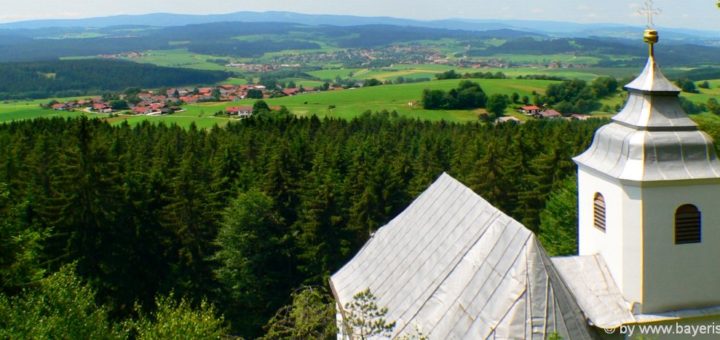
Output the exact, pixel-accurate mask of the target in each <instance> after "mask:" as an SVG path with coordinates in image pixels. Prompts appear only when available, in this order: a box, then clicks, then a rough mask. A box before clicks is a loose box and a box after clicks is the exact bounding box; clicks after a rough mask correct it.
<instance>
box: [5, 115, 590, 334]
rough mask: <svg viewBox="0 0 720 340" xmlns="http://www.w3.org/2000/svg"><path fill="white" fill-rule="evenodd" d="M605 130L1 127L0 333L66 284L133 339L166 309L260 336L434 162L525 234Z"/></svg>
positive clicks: (68, 123)
mask: <svg viewBox="0 0 720 340" xmlns="http://www.w3.org/2000/svg"><path fill="white" fill-rule="evenodd" d="M603 123H604V121H602V120H590V121H586V122H566V121H532V122H528V123H526V124H522V125H517V124H513V123H507V124H499V125H491V124H483V123H474V124H452V123H446V122H438V123H431V122H425V121H417V120H409V119H405V118H400V117H397V116H396V115H394V114H391V113H387V112H384V113H376V114H370V113H367V114H366V115H363V116H362V117H360V118H357V119H353V120H351V121H346V120H336V119H318V118H317V117H311V118H295V117H281V118H262V117H260V118H253V119H249V120H245V121H242V122H239V123H234V124H230V125H229V126H227V128H223V129H220V128H214V129H210V130H200V129H196V128H194V127H191V128H190V129H182V128H180V127H177V126H165V125H153V124H149V123H143V124H140V125H138V126H134V127H131V126H129V125H122V126H111V125H109V124H107V123H104V122H102V121H100V120H90V119H85V118H81V119H73V120H63V119H52V120H46V119H39V120H34V121H23V122H16V123H11V124H6V125H2V126H0V228H1V229H0V237H2V240H1V244H2V245H1V247H2V252H0V282H1V283H2V287H1V288H2V293H3V294H2V295H0V326H3V325H4V327H0V328H4V329H10V331H9V332H10V334H5V335H3V336H10V337H13V336H19V335H22V336H27V335H28V334H29V333H23V332H22V329H23V328H21V327H20V328H18V327H19V326H17V325H15V324H12V322H16V321H17V320H21V319H22V320H32V315H35V314H32V313H31V312H27V313H30V314H32V315H30V314H28V315H30V316H28V315H25V314H23V315H21V316H18V313H20V312H19V310H20V309H22V310H27V311H34V309H32V308H30V307H27V306H33V304H32V301H39V300H37V299H41V298H43V297H44V296H46V295H48V294H52V292H54V291H57V289H54V288H53V287H56V288H57V287H60V286H62V287H69V288H65V290H61V291H66V290H70V293H68V294H70V295H71V296H75V295H78V296H80V295H81V296H93V295H91V294H89V293H87V292H94V294H95V295H94V296H95V300H94V301H86V300H87V298H86V299H85V300H83V301H84V302H83V303H85V304H86V305H87V306H91V305H93V304H97V306H100V307H97V309H92V308H90V307H87V308H88V311H93V312H92V313H91V315H93V317H92V318H94V319H93V320H96V319H97V320H100V321H98V324H97V325H98V326H97V327H98V328H97V329H95V328H93V329H91V331H93V332H95V331H98V330H99V332H101V333H102V332H108V333H107V334H114V336H119V337H124V336H125V337H126V336H128V335H127V334H134V335H132V336H137V337H140V338H142V336H143V334H146V333H147V332H150V333H147V334H151V335H152V334H155V333H152V332H153V331H158V330H162V329H165V328H162V327H160V326H157V325H155V324H154V323H153V322H155V323H161V322H162V321H163V320H166V319H163V317H162V316H163V315H166V316H167V315H171V316H176V317H178V318H180V317H185V318H188V320H194V319H193V318H201V319H202V317H203V316H206V317H207V318H208V320H210V319H212V320H214V321H213V322H215V323H214V324H210V325H211V326H213V327H214V328H213V329H211V330H208V332H209V333H207V334H215V333H212V332H221V333H229V334H235V335H240V336H244V337H250V338H253V337H257V336H260V335H262V334H263V325H265V324H266V323H267V322H268V320H270V318H271V317H272V316H273V315H274V313H275V312H276V311H277V310H278V309H280V308H281V307H282V306H284V305H287V304H289V303H291V302H292V300H291V293H292V292H294V291H295V290H296V289H297V288H299V287H301V286H303V285H316V286H324V285H326V282H327V278H328V276H329V275H330V274H331V273H333V272H334V271H336V270H337V269H338V268H339V267H340V266H342V265H343V264H344V263H345V262H346V261H347V260H348V259H349V258H351V257H352V256H353V255H354V254H355V252H356V251H357V250H358V249H359V248H360V247H361V246H362V245H363V243H364V242H365V241H366V240H367V239H368V237H369V236H370V234H371V233H372V232H373V231H375V230H376V229H377V228H379V227H380V226H382V225H383V224H385V223H387V222H388V221H389V220H390V219H391V218H392V217H394V216H395V215H396V214H398V213H399V212H400V211H402V210H403V209H404V208H405V207H406V206H407V205H408V204H409V203H410V202H411V201H412V200H413V198H414V197H416V196H417V195H418V194H419V193H421V192H422V191H423V190H424V189H425V188H426V187H427V186H428V185H429V184H431V183H432V182H433V181H434V180H435V179H436V178H437V177H438V176H439V175H440V174H441V173H442V172H443V171H446V172H448V173H449V174H451V175H452V176H454V177H456V178H458V179H459V180H461V181H462V182H463V183H465V184H466V185H468V186H469V187H471V188H472V189H473V190H475V191H476V192H477V193H479V194H481V195H482V196H483V197H485V198H486V199H488V200H489V201H490V202H491V203H493V204H495V205H496V206H498V207H499V208H500V209H502V210H503V211H505V212H506V213H508V214H510V215H511V216H513V217H514V218H516V219H517V220H519V221H521V222H522V223H523V224H525V225H526V226H528V227H529V228H531V229H533V230H535V231H538V230H539V228H540V215H541V211H543V209H544V208H545V203H546V199H547V198H548V196H549V195H550V193H551V192H553V191H556V189H560V190H566V187H567V183H568V178H571V177H572V176H573V174H574V172H575V166H574V164H573V163H572V160H571V157H572V156H574V155H577V154H578V153H580V152H581V151H582V150H584V149H585V148H586V147H587V146H588V144H589V142H590V141H591V139H592V134H593V132H594V131H595V129H596V128H597V127H598V126H600V125H601V124H603ZM555 196H557V195H555ZM561 248H562V247H561ZM43 278H44V279H43ZM73 287H75V288H73ZM23 291H24V293H23ZM43 294H45V295H43ZM72 294H75V295H72ZM293 296H294V295H293ZM33 299H36V300H33ZM91 300H92V299H91ZM20 306H26V307H20ZM48 308H50V307H48ZM58 308H59V307H58ZM58 310H62V309H61V308H60V309H58ZM82 311H83V309H80V310H79V311H78V313H81V312H82ZM50 312H51V311H44V312H43V313H50ZM38 313H40V312H38ZM88 313H90V312H88ZM97 313H100V314H97ZM152 313H156V314H152ZM163 313H165V314H163ZM193 313H194V314H193ZM40 314H42V313H40ZM40 314H38V315H40ZM147 315H157V316H156V317H154V318H148V319H146V317H147ZM220 315H223V317H224V319H221V318H220ZM87 317H89V316H87ZM170 319H172V318H170ZM13 320H15V321H13ZM59 320H63V319H62V317H60V319H59ZM102 320H105V321H102ZM123 320H124V321H123ZM128 320H129V321H128ZM153 320H154V321H153ZM103 322H106V323H107V324H105V323H103ZM112 323H115V324H116V325H123V326H122V327H121V326H117V327H116V326H112ZM13 325H14V326H13ZM153 325H155V326H153ZM205 325H208V324H207V323H205ZM223 325H224V326H223ZM156 326H157V327H156ZM225 326H227V327H229V328H225ZM13 327H15V328H13ZM28 327H30V326H28ZM48 327H49V326H48ZM58 327H59V326H58ZM68 327H69V326H68ZM118 327H119V328H118ZM153 327H155V328H153ZM208 327H210V326H208ZM156 328H157V329H156ZM13 329H14V330H15V332H16V333H12V332H13V331H12V330H13ZM66 332H68V331H66ZM73 334H96V333H92V332H90V333H87V332H86V333H82V332H80V331H78V332H76V333H73ZM103 334H104V333H103ZM123 334H124V335H123Z"/></svg>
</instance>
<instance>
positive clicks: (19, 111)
mask: <svg viewBox="0 0 720 340" xmlns="http://www.w3.org/2000/svg"><path fill="white" fill-rule="evenodd" d="M72 99H78V98H63V99H60V100H63V101H66V100H72ZM48 101H50V99H40V100H30V101H9V102H3V103H0V123H6V122H12V121H15V120H25V119H35V118H51V117H78V116H81V115H83V113H81V112H65V111H53V110H47V109H43V108H41V107H40V104H44V103H47V102H48Z"/></svg>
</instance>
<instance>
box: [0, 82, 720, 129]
mask: <svg viewBox="0 0 720 340" xmlns="http://www.w3.org/2000/svg"><path fill="white" fill-rule="evenodd" d="M355 71H357V70H355ZM318 72H319V71H318ZM240 81H241V80H240V79H238V80H237V82H238V83H239V82H240ZM473 81H476V82H478V83H479V84H480V85H481V86H482V88H483V89H484V90H485V92H486V93H487V94H488V95H490V94H494V93H500V94H506V95H511V94H512V93H513V92H517V93H518V94H519V95H520V96H528V97H532V92H533V91H535V92H537V93H541V94H542V93H544V92H545V89H546V88H547V86H548V85H549V84H552V83H555V82H554V81H547V80H520V79H473ZM459 82H460V80H457V79H454V80H442V81H430V82H421V83H409V84H400V85H383V86H375V87H365V88H358V89H348V90H337V91H328V92H315V93H307V94H300V95H297V96H293V97H282V98H272V99H267V100H266V101H267V102H268V104H269V105H271V106H285V107H287V108H288V109H289V110H290V111H291V112H292V113H294V114H296V115H298V116H310V115H318V116H321V117H335V118H343V119H352V118H353V117H357V116H358V115H360V114H362V113H363V112H365V111H367V110H371V111H381V110H388V111H396V112H398V114H400V115H402V116H405V117H410V118H417V119H424V120H431V121H439V120H446V121H453V122H468V121H475V120H477V119H478V115H479V114H480V113H483V112H484V110H481V109H480V110H425V109H423V108H422V105H421V103H420V100H421V95H422V91H423V90H424V89H441V90H446V91H447V90H450V89H452V88H454V87H457V85H458V83H459ZM298 83H302V81H300V80H299V79H298ZM317 85H319V84H317V83H312V82H307V83H306V85H305V86H317ZM710 85H711V86H710V89H699V90H700V93H698V94H689V93H683V94H682V96H683V97H685V98H687V99H689V100H691V101H693V102H695V103H697V104H700V103H706V102H707V100H708V99H710V98H720V80H713V81H710ZM625 98H626V95H625V93H624V92H621V93H618V94H617V95H615V96H612V97H610V98H606V99H603V100H602V101H601V104H602V105H607V106H609V107H610V108H615V107H616V106H617V105H620V106H622V105H623V104H624V102H625ZM70 99H75V98H64V99H59V100H60V101H67V100H70ZM48 101H49V99H43V100H34V101H12V102H4V103H0V123H1V122H9V121H14V120H23V119H34V118H40V117H76V116H80V115H86V116H89V117H93V118H101V119H106V120H107V121H109V122H110V123H112V124H121V123H123V122H127V123H129V124H131V125H134V124H138V123H140V122H143V121H151V122H157V123H161V122H162V123H166V124H178V125H180V126H183V127H188V126H190V124H192V123H194V124H195V125H196V126H198V127H199V128H210V127H212V126H214V125H218V126H224V125H226V124H227V123H228V122H229V121H232V120H234V118H228V117H226V116H215V113H216V112H218V111H223V110H224V109H225V108H227V107H230V106H252V105H253V104H254V102H255V101H254V100H242V101H239V102H232V103H229V102H223V103H200V104H192V105H185V106H184V110H183V111H182V112H177V113H175V114H172V115H167V116H134V115H122V114H121V115H118V116H116V117H113V118H109V117H108V116H106V115H95V114H86V113H82V112H62V111H52V110H46V109H43V108H41V107H40V106H39V104H41V103H47V102H48ZM506 114H509V115H515V116H517V117H518V118H520V119H525V117H524V116H522V115H519V114H517V113H516V112H514V110H513V109H512V108H508V109H507V110H506ZM596 114H598V115H601V116H608V114H607V113H603V112H597V113H596ZM694 117H697V119H698V120H700V121H704V122H716V121H718V119H717V117H716V116H714V115H711V114H703V115H698V116H694Z"/></svg>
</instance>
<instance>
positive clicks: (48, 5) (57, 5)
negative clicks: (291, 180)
mask: <svg viewBox="0 0 720 340" xmlns="http://www.w3.org/2000/svg"><path fill="white" fill-rule="evenodd" d="M2 2H4V3H5V4H3V5H2V6H0V22H11V21H20V20H30V19H49V18H54V19H65V18H83V17H96V16H108V15H115V14H143V13H156V12H171V13H191V14H192V13H195V14H207V13H228V12H236V11H291V12H300V13H315V14H349V15H359V16H392V17H399V18H412V19H425V20H429V19H446V18H469V19H529V20H553V21H569V22H580V23H624V24H632V25H642V24H644V22H645V21H644V19H643V18H642V17H641V16H639V15H638V14H637V13H636V11H637V8H638V7H640V6H641V5H642V3H643V0H631V1H626V0H604V1H588V0H443V1H438V0H413V1H409V0H251V1H247V0H211V1H204V0H64V1H58V0H26V1H16V0H2ZM655 3H656V6H657V7H659V8H661V9H662V11H663V13H662V14H661V15H660V16H659V17H658V18H657V19H656V25H657V26H658V27H660V28H662V27H681V28H697V29H710V30H717V31H719V33H720V9H718V8H717V7H716V0H656V1H655Z"/></svg>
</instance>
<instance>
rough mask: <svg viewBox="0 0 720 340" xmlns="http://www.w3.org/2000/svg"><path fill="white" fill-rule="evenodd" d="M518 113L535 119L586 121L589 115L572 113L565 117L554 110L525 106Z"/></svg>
mask: <svg viewBox="0 0 720 340" xmlns="http://www.w3.org/2000/svg"><path fill="white" fill-rule="evenodd" d="M518 111H519V112H520V113H522V114H524V115H526V116H529V117H533V118H537V119H556V118H569V119H575V120H587V119H588V118H590V116H589V115H585V114H580V113H573V114H570V115H567V116H565V115H563V114H562V113H560V112H558V111H556V110H553V109H548V108H544V107H540V106H537V105H525V106H523V107H521V108H520V109H519V110H518Z"/></svg>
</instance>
